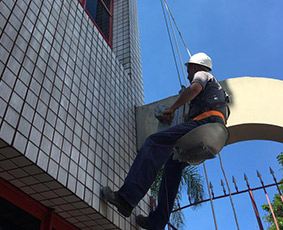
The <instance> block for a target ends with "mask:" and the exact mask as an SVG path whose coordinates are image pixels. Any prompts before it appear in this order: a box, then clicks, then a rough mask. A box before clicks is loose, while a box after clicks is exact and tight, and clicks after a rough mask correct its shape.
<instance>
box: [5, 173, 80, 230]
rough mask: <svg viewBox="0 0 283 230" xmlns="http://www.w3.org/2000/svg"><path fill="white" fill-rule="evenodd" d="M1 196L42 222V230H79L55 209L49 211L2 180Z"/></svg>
mask: <svg viewBox="0 0 283 230" xmlns="http://www.w3.org/2000/svg"><path fill="white" fill-rule="evenodd" d="M0 196H1V197H3V198H4V199H6V200H7V201H9V202H10V203H12V204H14V205H16V206H18V207H19V208H21V209H23V210H24V211H25V212H27V213H29V214H30V215H32V216H34V217H36V218H37V219H39V220H41V226H40V230H52V228H55V229H56V230H79V229H78V228H77V227H75V226H73V225H72V224H70V223H69V222H67V221H66V220H64V219H63V218H62V217H60V216H58V215H57V214H56V213H55V211H54V209H48V208H47V207H45V206H43V205H42V204H40V203H39V202H37V201H36V200H34V199H32V198H31V197H29V196H28V195H26V194H25V193H23V192H22V191H20V190H18V189H17V188H15V187H14V186H13V185H11V184H9V183H8V182H6V181H5V180H3V179H2V178H0Z"/></svg>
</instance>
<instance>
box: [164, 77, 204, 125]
mask: <svg viewBox="0 0 283 230" xmlns="http://www.w3.org/2000/svg"><path fill="white" fill-rule="evenodd" d="M201 90H202V85H201V84H200V83H198V82H194V83H193V84H192V85H190V86H189V87H188V88H186V89H185V90H184V92H183V93H182V94H181V96H180V97H179V98H178V99H177V101H176V102H175V103H174V104H173V105H172V106H171V107H170V108H169V109H167V110H165V111H164V112H163V114H162V115H163V118H164V119H165V120H166V121H167V122H168V123H169V124H170V123H171V122H172V120H173V118H174V112H175V110H176V109H178V108H179V107H180V106H182V105H184V104H186V103H188V102H190V101H192V100H193V99H194V98H195V97H196V96H197V95H198V94H199V93H200V92H201Z"/></svg>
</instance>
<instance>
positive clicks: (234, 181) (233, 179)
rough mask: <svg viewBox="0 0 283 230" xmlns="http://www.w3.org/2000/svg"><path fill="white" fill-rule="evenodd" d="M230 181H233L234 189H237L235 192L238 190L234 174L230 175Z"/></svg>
mask: <svg viewBox="0 0 283 230" xmlns="http://www.w3.org/2000/svg"><path fill="white" fill-rule="evenodd" d="M232 181H233V183H234V185H235V189H236V191H237V192H239V190H238V186H237V182H236V179H235V177H234V176H232Z"/></svg>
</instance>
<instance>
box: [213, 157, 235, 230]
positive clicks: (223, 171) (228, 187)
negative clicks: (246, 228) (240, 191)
mask: <svg viewBox="0 0 283 230" xmlns="http://www.w3.org/2000/svg"><path fill="white" fill-rule="evenodd" d="M218 155H219V161H220V166H221V169H222V173H223V176H224V178H225V181H226V185H227V189H228V192H229V197H230V202H231V206H232V209H233V213H234V219H235V222H236V225H237V229H238V230H239V229H240V227H239V223H238V219H237V215H236V210H235V207H234V203H233V199H232V195H231V190H230V186H229V183H228V180H227V177H226V173H225V170H224V167H223V164H222V159H221V155H220V153H218Z"/></svg>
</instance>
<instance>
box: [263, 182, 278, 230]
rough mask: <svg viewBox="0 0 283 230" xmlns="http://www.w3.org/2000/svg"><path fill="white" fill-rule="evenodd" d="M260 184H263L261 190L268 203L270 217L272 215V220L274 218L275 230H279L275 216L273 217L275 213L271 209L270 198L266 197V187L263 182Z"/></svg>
mask: <svg viewBox="0 0 283 230" xmlns="http://www.w3.org/2000/svg"><path fill="white" fill-rule="evenodd" d="M262 186H263V191H264V193H265V196H266V200H267V202H268V205H269V208H270V212H271V214H272V217H273V220H274V223H275V226H276V229H277V230H280V229H279V226H278V223H277V220H276V217H275V214H274V211H273V208H272V205H271V203H270V200H269V197H268V195H267V192H266V189H265V186H264V184H262Z"/></svg>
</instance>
